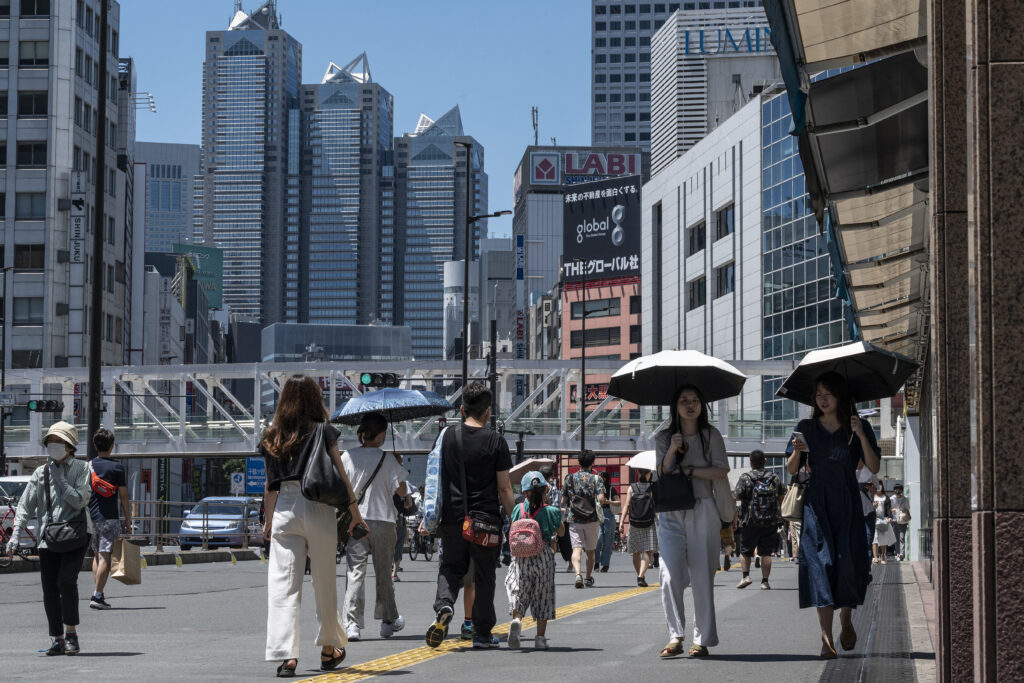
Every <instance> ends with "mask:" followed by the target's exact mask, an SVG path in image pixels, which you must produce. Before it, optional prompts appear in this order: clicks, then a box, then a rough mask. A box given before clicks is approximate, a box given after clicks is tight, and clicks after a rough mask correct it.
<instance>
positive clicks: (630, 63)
mask: <svg viewBox="0 0 1024 683" xmlns="http://www.w3.org/2000/svg"><path fill="white" fill-rule="evenodd" d="M677 10H682V11H683V12H697V13H700V14H702V15H705V16H710V15H713V14H717V13H722V12H728V11H736V10H738V11H739V12H740V13H742V14H743V15H744V16H747V15H750V14H756V15H757V16H758V17H760V18H762V19H763V11H762V9H761V0H706V1H704V2H668V3H666V2H653V3H648V2H642V3H637V2H633V1H632V0H628V1H626V2H623V1H622V0H592V3H591V17H590V26H591V29H592V42H591V114H590V130H591V144H593V145H638V146H640V147H642V148H643V149H644V151H650V149H651V143H650V141H651V78H652V76H651V59H652V52H651V37H652V36H653V35H654V32H655V31H657V30H658V29H659V28H661V26H662V25H663V24H664V23H665V22H666V21H667V20H668V18H669V16H670V15H671V14H672V13H673V12H675V11H677Z"/></svg>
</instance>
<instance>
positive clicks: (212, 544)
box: [178, 496, 263, 550]
mask: <svg viewBox="0 0 1024 683" xmlns="http://www.w3.org/2000/svg"><path fill="white" fill-rule="evenodd" d="M261 505H262V501H261V500H260V499H259V498H249V497H245V496H208V497H206V498H203V499H202V500H201V501H199V502H198V503H196V504H195V506H194V507H193V508H192V509H191V510H189V511H187V512H185V515H184V516H185V520H184V521H183V522H182V523H181V529H179V530H178V546H179V547H180V548H181V549H182V550H191V549H192V547H194V546H200V547H201V546H202V545H203V537H204V534H205V536H206V538H207V547H208V548H223V547H234V548H244V547H245V546H246V540H247V539H246V535H245V530H246V529H248V543H249V544H253V545H259V544H261V543H262V542H263V532H262V529H261V527H260V521H259V514H260V507H261Z"/></svg>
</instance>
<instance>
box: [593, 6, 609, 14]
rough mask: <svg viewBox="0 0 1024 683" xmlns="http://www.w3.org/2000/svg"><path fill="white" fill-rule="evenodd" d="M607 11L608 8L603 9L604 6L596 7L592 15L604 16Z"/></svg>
mask: <svg viewBox="0 0 1024 683" xmlns="http://www.w3.org/2000/svg"><path fill="white" fill-rule="evenodd" d="M607 11H608V8H607V7H605V6H604V5H598V6H597V7H595V8H594V14H604V13H605V12H607Z"/></svg>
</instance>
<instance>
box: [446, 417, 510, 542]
mask: <svg viewBox="0 0 1024 683" xmlns="http://www.w3.org/2000/svg"><path fill="white" fill-rule="evenodd" d="M457 429H458V431H456V432H455V443H456V445H457V447H458V451H459V478H460V480H461V483H462V538H463V539H465V540H467V541H469V542H470V543H472V544H474V545H478V546H481V547H484V548H497V547H498V544H500V543H501V520H500V519H498V518H496V517H495V516H494V515H491V514H488V513H486V512H480V511H478V510H474V511H472V512H470V510H469V488H468V487H467V486H466V459H465V453H464V452H463V450H462V427H458V428H457Z"/></svg>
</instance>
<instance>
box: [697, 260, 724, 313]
mask: <svg viewBox="0 0 1024 683" xmlns="http://www.w3.org/2000/svg"><path fill="white" fill-rule="evenodd" d="M714 277H715V282H714V285H715V289H714V296H713V298H715V299H717V298H719V297H722V296H725V295H726V294H730V293H732V292H734V291H736V264H735V263H733V262H732V261H730V262H729V263H726V264H725V265H722V266H719V267H718V268H715V275H714ZM707 296H708V279H707V278H706V277H704V276H703V275H702V276H700V277H698V278H695V279H693V280H690V281H689V282H687V283H686V310H687V311H692V310H695V309H697V308H700V307H701V306H703V305H704V304H706V303H707Z"/></svg>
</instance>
